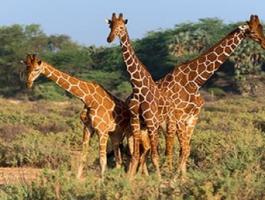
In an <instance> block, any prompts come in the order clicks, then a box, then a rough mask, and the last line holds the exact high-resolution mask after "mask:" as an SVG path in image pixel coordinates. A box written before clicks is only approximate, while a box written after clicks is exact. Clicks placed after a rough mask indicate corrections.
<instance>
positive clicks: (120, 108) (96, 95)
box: [24, 55, 131, 177]
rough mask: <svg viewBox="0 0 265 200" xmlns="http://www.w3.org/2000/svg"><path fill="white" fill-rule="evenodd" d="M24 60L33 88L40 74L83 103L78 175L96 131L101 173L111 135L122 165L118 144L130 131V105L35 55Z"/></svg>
mask: <svg viewBox="0 0 265 200" xmlns="http://www.w3.org/2000/svg"><path fill="white" fill-rule="evenodd" d="M24 63H25V64H26V65H27V71H28V78H27V85H28V87H31V86H32V84H33V82H34V80H35V79H36V78H38V76H39V75H40V74H43V75H44V76H46V77H47V78H49V79H51V80H53V81H54V82H55V83H56V84H57V85H59V86H60V87H62V88H63V89H65V90H67V91H68V92H70V93H71V94H73V95H74V96H76V97H78V98H79V99H80V100H81V101H82V102H83V103H84V105H85V106H84V110H83V111H82V112H81V114H80V119H81V121H82V122H83V124H84V130H83V150H82V151H83V153H82V156H81V162H80V166H79V170H78V174H77V177H80V176H81V174H82V170H83V164H84V162H85V161H86V157H87V148H88V143H89V139H90V137H91V135H92V134H93V133H94V131H95V132H96V133H97V134H98V136H99V157H100V166H101V175H102V176H103V174H104V171H105V168H106V163H107V159H106V147H107V140H108V137H110V139H111V142H112V144H113V148H114V154H115V159H116V166H117V167H119V166H120V165H121V164H122V159H121V152H120V149H119V145H120V143H121V142H122V140H123V138H124V137H125V136H127V137H129V136H130V134H131V128H130V124H129V121H130V112H129V110H128V106H127V104H125V103H124V102H123V101H121V100H120V99H118V98H116V97H115V96H113V95H111V94H110V93H109V92H107V91H106V90H105V89H104V88H103V87H102V86H101V85H99V84H97V83H95V82H86V81H82V80H79V79H77V78H75V77H72V76H70V75H68V74H66V73H64V72H61V71H59V70H57V69H55V68H54V67H52V66H51V65H49V64H48V63H45V62H43V61H41V60H39V59H38V58H37V57H36V56H35V55H28V56H27V59H26V61H24Z"/></svg>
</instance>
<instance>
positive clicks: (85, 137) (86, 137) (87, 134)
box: [76, 126, 93, 179]
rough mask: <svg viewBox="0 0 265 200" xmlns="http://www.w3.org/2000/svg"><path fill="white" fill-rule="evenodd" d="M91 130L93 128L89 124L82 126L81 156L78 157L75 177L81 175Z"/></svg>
mask: <svg viewBox="0 0 265 200" xmlns="http://www.w3.org/2000/svg"><path fill="white" fill-rule="evenodd" d="M92 131H93V130H92V128H91V127H90V126H84V129H83V141H82V153H81V156H80V159H79V166H78V170H77V175H76V177H77V178H78V179H80V178H81V176H82V173H83V169H84V164H85V163H86V160H87V155H88V146H89V140H90V137H91V136H92Z"/></svg>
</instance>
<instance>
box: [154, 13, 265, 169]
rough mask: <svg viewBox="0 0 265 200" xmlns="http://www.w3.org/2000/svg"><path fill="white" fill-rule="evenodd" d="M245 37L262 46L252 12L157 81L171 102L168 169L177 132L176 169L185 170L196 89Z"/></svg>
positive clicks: (196, 105)
mask: <svg viewBox="0 0 265 200" xmlns="http://www.w3.org/2000/svg"><path fill="white" fill-rule="evenodd" d="M246 37H249V38H251V39H253V40H255V41H257V42H259V43H260V44H261V45H262V47H263V48H264V47H265V38H264V36H263V32H262V26H261V25H260V23H259V20H258V17H257V16H251V19H250V21H249V22H248V24H246V25H242V26H239V27H238V28H236V29H235V30H234V31H232V32H231V33H230V34H228V35H227V36H226V37H225V38H224V39H222V40H221V41H220V42H218V43H217V44H216V45H214V46H213V47H212V48H210V49H209V50H208V51H207V52H206V53H204V54H202V55H201V56H200V57H198V58H196V59H194V60H192V61H190V62H187V63H184V64H181V65H180V66H177V67H175V69H174V70H173V71H172V72H171V73H169V74H167V75H166V76H165V77H164V78H162V79H161V80H159V81H158V82H157V84H158V87H159V89H160V90H162V92H164V94H166V96H167V100H169V101H171V102H173V103H171V104H170V106H171V107H170V109H169V111H171V112H170V113H169V118H168V121H167V124H168V127H169V130H168V131H167V134H166V155H167V160H168V164H169V168H170V169H171V168H172V154H173V145H174V135H175V133H177V137H178V140H179V143H180V156H179V157H180V161H179V171H180V173H181V174H185V172H186V162H187V159H188V157H189V154H190V139H191V136H192V133H193V129H194V127H195V125H196V123H197V120H198V116H199V113H200V110H201V108H202V106H203V104H204V100H203V98H202V97H201V95H200V93H199V89H200V87H201V86H202V85H203V84H204V83H205V82H206V81H207V80H208V79H209V78H210V77H211V76H212V74H213V73H214V72H215V71H216V70H217V69H218V68H219V67H220V66H221V64H222V63H224V62H225V60H226V59H227V58H228V57H229V56H230V55H231V54H232V53H233V51H234V50H235V49H236V47H237V46H238V45H239V44H240V43H241V41H242V40H243V39H245V38H246Z"/></svg>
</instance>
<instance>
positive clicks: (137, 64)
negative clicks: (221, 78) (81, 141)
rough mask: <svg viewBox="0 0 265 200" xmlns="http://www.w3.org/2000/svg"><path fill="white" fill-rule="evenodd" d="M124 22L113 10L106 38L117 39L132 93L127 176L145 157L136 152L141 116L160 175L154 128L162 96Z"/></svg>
mask: <svg viewBox="0 0 265 200" xmlns="http://www.w3.org/2000/svg"><path fill="white" fill-rule="evenodd" d="M126 23H127V19H126V20H124V19H123V15H122V14H119V17H116V14H115V13H113V14H112V19H111V20H108V24H109V26H110V29H111V31H110V33H109V36H108V38H107V41H108V42H109V43H110V42H112V41H113V40H114V39H115V37H116V36H117V37H118V38H119V39H120V44H121V48H122V55H123V59H124V62H125V64H126V67H127V72H128V73H129V75H130V82H131V84H132V88H133V93H132V95H131V98H130V100H129V109H130V112H131V126H132V133H133V138H134V148H133V156H132V159H131V163H130V168H129V172H128V174H129V177H132V176H133V175H134V174H135V172H136V169H137V167H138V163H139V161H140V162H141V164H142V162H143V161H144V160H145V156H146V155H143V156H142V157H141V159H140V152H139V141H140V140H139V138H140V129H141V123H140V120H141V119H142V120H143V122H144V125H146V127H147V131H148V135H149V138H150V143H151V144H150V145H151V157H152V162H153V165H154V167H155V169H156V172H157V174H158V176H159V177H160V170H159V156H158V151H157V145H158V137H157V136H158V128H159V125H160V123H161V121H162V118H163V117H162V110H161V109H159V108H160V106H159V105H160V103H159V102H163V98H164V97H163V96H162V95H161V94H160V91H159V89H158V87H157V85H156V84H155V82H154V81H153V79H152V77H151V75H150V73H149V72H148V71H147V69H146V67H145V66H144V65H143V64H142V63H141V61H140V60H139V59H138V58H137V56H136V54H135V52H134V50H133V48H132V45H131V42H130V39H129V36H128V32H127V28H126V26H125V24H126Z"/></svg>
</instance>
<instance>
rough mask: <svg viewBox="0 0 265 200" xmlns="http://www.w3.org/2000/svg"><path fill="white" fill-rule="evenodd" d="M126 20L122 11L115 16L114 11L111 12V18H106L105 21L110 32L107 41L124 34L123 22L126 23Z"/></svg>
mask: <svg viewBox="0 0 265 200" xmlns="http://www.w3.org/2000/svg"><path fill="white" fill-rule="evenodd" d="M127 22H128V20H127V19H123V15H122V13H120V14H119V17H116V14H115V13H113V14H112V18H111V20H110V19H108V20H107V23H108V24H109V27H110V34H109V36H108V38H107V41H108V42H109V43H110V42H112V41H113V40H114V39H115V37H116V36H117V37H119V38H121V37H122V36H123V35H125V34H126V27H125V24H127Z"/></svg>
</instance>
